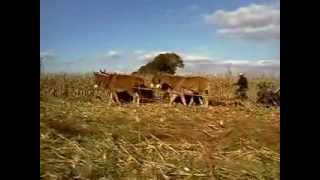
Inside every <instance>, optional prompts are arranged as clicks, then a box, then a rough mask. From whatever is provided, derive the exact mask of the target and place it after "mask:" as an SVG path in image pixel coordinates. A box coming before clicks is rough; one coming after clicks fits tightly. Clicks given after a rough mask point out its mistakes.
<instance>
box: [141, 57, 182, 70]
mask: <svg viewBox="0 0 320 180" xmlns="http://www.w3.org/2000/svg"><path fill="white" fill-rule="evenodd" d="M183 67H184V63H183V60H182V58H181V57H180V56H179V55H177V54H176V53H164V54H159V55H157V56H156V57H155V58H154V59H153V60H152V61H150V62H148V63H147V64H145V65H143V66H141V67H140V68H139V69H138V71H137V72H136V73H139V74H156V73H168V74H175V73H176V71H177V68H183Z"/></svg>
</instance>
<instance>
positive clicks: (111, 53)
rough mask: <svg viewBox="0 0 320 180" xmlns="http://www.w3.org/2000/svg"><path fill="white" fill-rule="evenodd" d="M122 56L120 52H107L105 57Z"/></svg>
mask: <svg viewBox="0 0 320 180" xmlns="http://www.w3.org/2000/svg"><path fill="white" fill-rule="evenodd" d="M120 55H121V53H120V52H118V51H114V50H111V51H109V52H107V54H106V55H105V56H106V57H119V56H120Z"/></svg>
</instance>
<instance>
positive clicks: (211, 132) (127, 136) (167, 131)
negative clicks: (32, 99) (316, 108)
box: [40, 75, 280, 179]
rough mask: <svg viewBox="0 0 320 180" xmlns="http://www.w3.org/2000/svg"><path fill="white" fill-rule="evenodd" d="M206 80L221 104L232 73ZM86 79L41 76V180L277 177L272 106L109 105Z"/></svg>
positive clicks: (275, 121) (276, 127) (227, 94)
mask: <svg viewBox="0 0 320 180" xmlns="http://www.w3.org/2000/svg"><path fill="white" fill-rule="evenodd" d="M210 78H211V81H212V89H213V90H214V92H219V93H215V96H213V97H212V99H213V100H215V101H223V102H227V101H228V100H229V99H230V97H232V92H233V88H232V83H233V82H234V79H232V78H226V77H210ZM259 81H261V80H259V79H256V80H252V84H250V87H252V88H251V90H250V92H249V93H250V98H251V99H252V100H253V99H254V93H255V91H256V90H255V89H254V86H255V85H254V84H255V83H256V82H259ZM92 83H93V82H92V79H91V77H90V76H89V75H86V76H70V75H66V76H63V75H47V76H43V77H42V78H41V101H40V119H41V121H40V131H41V132H40V133H41V137H40V142H41V144H40V150H41V161H40V166H41V169H40V170H41V172H40V176H41V178H42V179H279V174H280V168H279V166H280V157H279V152H280V147H279V146H280V143H279V141H280V139H279V135H280V128H279V126H280V123H279V118H280V113H279V109H278V108H264V107H259V106H256V105H255V104H253V103H252V102H250V101H249V102H243V103H242V106H235V105H231V104H230V105H224V106H222V105H221V106H212V107H210V108H209V109H205V108H202V107H191V108H187V107H183V106H181V105H176V106H174V107H168V106H167V105H166V104H161V103H152V104H151V103H148V104H143V105H141V107H136V106H135V105H131V104H129V105H123V106H114V105H113V106H107V104H106V102H105V101H104V99H103V97H102V100H100V99H97V98H96V97H97V96H100V95H101V96H103V93H101V92H96V91H94V89H93V88H92ZM53 92H54V93H53ZM226 104H228V103H226Z"/></svg>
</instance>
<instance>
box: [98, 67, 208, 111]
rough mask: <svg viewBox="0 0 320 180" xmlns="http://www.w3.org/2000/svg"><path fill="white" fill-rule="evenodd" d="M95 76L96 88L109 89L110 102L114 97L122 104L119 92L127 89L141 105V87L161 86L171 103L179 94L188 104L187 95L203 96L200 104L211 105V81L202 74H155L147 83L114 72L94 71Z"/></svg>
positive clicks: (191, 102) (139, 78)
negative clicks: (209, 98) (201, 75)
mask: <svg viewBox="0 0 320 180" xmlns="http://www.w3.org/2000/svg"><path fill="white" fill-rule="evenodd" d="M94 78H95V85H94V87H95V88H97V87H102V88H104V89H106V90H107V93H108V96H109V104H111V103H112V101H113V99H115V101H116V102H117V103H118V104H120V101H119V98H118V95H117V93H118V92H123V91H126V92H128V93H129V94H130V95H131V96H132V97H133V102H134V103H136V104H137V105H139V103H140V98H141V94H140V93H139V89H143V88H159V89H161V90H163V91H165V92H167V93H169V97H170V102H169V104H170V105H171V104H172V103H173V102H174V100H175V99H176V98H177V97H178V96H179V97H180V98H181V100H182V103H183V104H184V105H185V106H186V105H187V103H186V99H185V95H191V96H194V95H198V96H201V97H202V98H199V99H200V104H202V105H203V106H205V107H208V105H209V100H208V95H209V91H210V83H209V80H208V79H206V78H204V77H200V76H194V77H185V76H176V75H167V74H162V75H158V76H154V77H153V79H152V82H151V83H147V81H146V80H145V79H143V78H141V77H138V76H135V75H124V74H114V73H106V72H103V71H100V72H95V73H94ZM192 104H193V98H191V101H190V102H189V103H188V105H189V106H191V105H192Z"/></svg>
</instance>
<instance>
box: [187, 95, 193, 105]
mask: <svg viewBox="0 0 320 180" xmlns="http://www.w3.org/2000/svg"><path fill="white" fill-rule="evenodd" d="M192 104H193V96H191V99H190V102H189V104H188V105H189V106H192Z"/></svg>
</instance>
